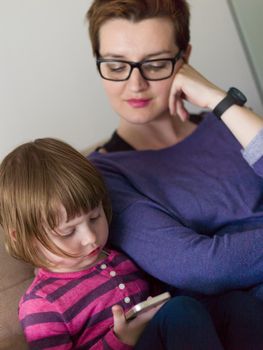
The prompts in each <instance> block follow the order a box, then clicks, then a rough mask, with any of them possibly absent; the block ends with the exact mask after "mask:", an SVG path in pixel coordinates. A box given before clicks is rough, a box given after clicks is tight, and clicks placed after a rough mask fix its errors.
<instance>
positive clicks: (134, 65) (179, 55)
mask: <svg viewBox="0 0 263 350" xmlns="http://www.w3.org/2000/svg"><path fill="white" fill-rule="evenodd" d="M183 54H184V51H183V50H180V51H179V52H178V53H177V54H176V55H175V57H173V58H160V59H156V58H155V59H152V60H143V61H139V62H132V61H125V60H114V59H111V58H109V59H108V58H101V57H99V58H97V59H96V64H97V69H98V71H99V74H100V76H101V77H102V79H105V80H110V81H116V82H118V81H126V80H129V78H130V76H131V74H132V71H133V69H134V68H138V69H139V72H140V74H141V76H142V77H143V79H145V80H149V81H159V80H165V79H168V78H170V77H171V76H172V75H173V72H174V66H175V64H176V62H177V61H178V60H179V59H180V58H182V57H183ZM155 61H158V62H160V61H170V62H172V70H171V73H170V74H169V75H168V76H167V77H164V78H160V79H149V78H147V77H145V75H144V73H143V70H142V69H141V66H142V65H143V64H145V63H150V62H155ZM104 62H120V63H127V64H128V65H129V66H130V72H129V74H128V76H127V78H125V79H109V78H105V77H104V76H103V75H102V73H101V69H100V65H101V63H104Z"/></svg>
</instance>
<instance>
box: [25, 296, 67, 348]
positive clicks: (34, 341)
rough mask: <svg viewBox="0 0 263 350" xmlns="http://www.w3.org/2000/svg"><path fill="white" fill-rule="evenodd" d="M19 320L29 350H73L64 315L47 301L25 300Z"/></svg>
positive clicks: (41, 299)
mask: <svg viewBox="0 0 263 350" xmlns="http://www.w3.org/2000/svg"><path fill="white" fill-rule="evenodd" d="M19 319H20V323H21V326H22V328H23V331H24V334H25V337H26V341H27V343H28V346H29V349H31V350H41V349H49V348H52V350H68V349H72V340H71V337H70V333H69V331H68V329H67V327H66V323H65V322H64V320H63V318H62V315H61V314H60V313H59V312H58V311H57V310H56V309H55V308H54V304H52V303H50V302H48V301H47V300H46V299H44V298H40V297H35V298H25V299H24V300H23V301H22V302H21V303H20V305H19Z"/></svg>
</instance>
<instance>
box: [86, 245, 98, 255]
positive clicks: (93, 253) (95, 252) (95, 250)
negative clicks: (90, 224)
mask: <svg viewBox="0 0 263 350" xmlns="http://www.w3.org/2000/svg"><path fill="white" fill-rule="evenodd" d="M99 252H100V247H98V248H96V249H94V250H93V251H92V252H91V253H89V254H88V255H87V256H88V257H91V256H95V255H97V254H99Z"/></svg>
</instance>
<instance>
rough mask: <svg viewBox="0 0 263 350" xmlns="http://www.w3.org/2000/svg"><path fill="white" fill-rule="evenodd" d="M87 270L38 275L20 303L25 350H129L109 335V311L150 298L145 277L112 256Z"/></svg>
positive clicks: (128, 262)
mask: <svg viewBox="0 0 263 350" xmlns="http://www.w3.org/2000/svg"><path fill="white" fill-rule="evenodd" d="M108 253H109V255H108V256H107V257H106V258H105V259H104V260H102V261H100V262H99V263H98V264H97V265H95V266H93V267H90V268H88V269H86V270H82V271H77V272H70V273H56V272H50V271H47V270H44V269H39V272H38V275H37V276H36V277H35V279H34V281H33V282H32V284H31V286H30V287H29V288H28V290H27V292H26V293H25V295H24V296H23V297H22V298H21V300H20V303H19V319H20V322H21V324H22V327H23V330H24V333H25V336H26V339H27V342H28V344H29V348H30V349H35V350H41V349H52V350H62V349H63V350H68V349H78V350H79V349H92V350H100V349H104V350H106V349H113V350H128V349H129V350H130V349H131V347H130V346H128V345H126V344H123V343H122V342H121V341H120V340H119V339H118V338H117V337H116V336H115V334H114V332H113V329H112V326H113V318H112V312H111V307H112V306H113V305H115V304H119V305H122V307H123V308H124V309H125V310H128V309H130V308H131V307H132V306H133V305H135V304H137V303H139V302H141V301H143V300H145V299H146V298H147V297H148V295H149V284H148V282H147V281H146V275H145V274H144V273H143V272H142V271H141V270H139V269H138V268H137V266H136V265H135V264H134V263H133V262H132V261H131V260H130V259H128V258H127V257H126V256H124V255H123V254H120V253H118V252H116V251H113V250H110V251H108Z"/></svg>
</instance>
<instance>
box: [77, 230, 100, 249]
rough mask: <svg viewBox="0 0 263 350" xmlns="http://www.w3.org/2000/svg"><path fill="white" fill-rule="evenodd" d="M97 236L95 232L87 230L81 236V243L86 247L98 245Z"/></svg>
mask: <svg viewBox="0 0 263 350" xmlns="http://www.w3.org/2000/svg"><path fill="white" fill-rule="evenodd" d="M96 240H97V236H96V234H95V232H93V231H92V230H91V229H90V228H86V229H85V230H84V231H83V233H82V236H81V239H80V243H81V245H82V246H86V245H88V244H94V243H96Z"/></svg>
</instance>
